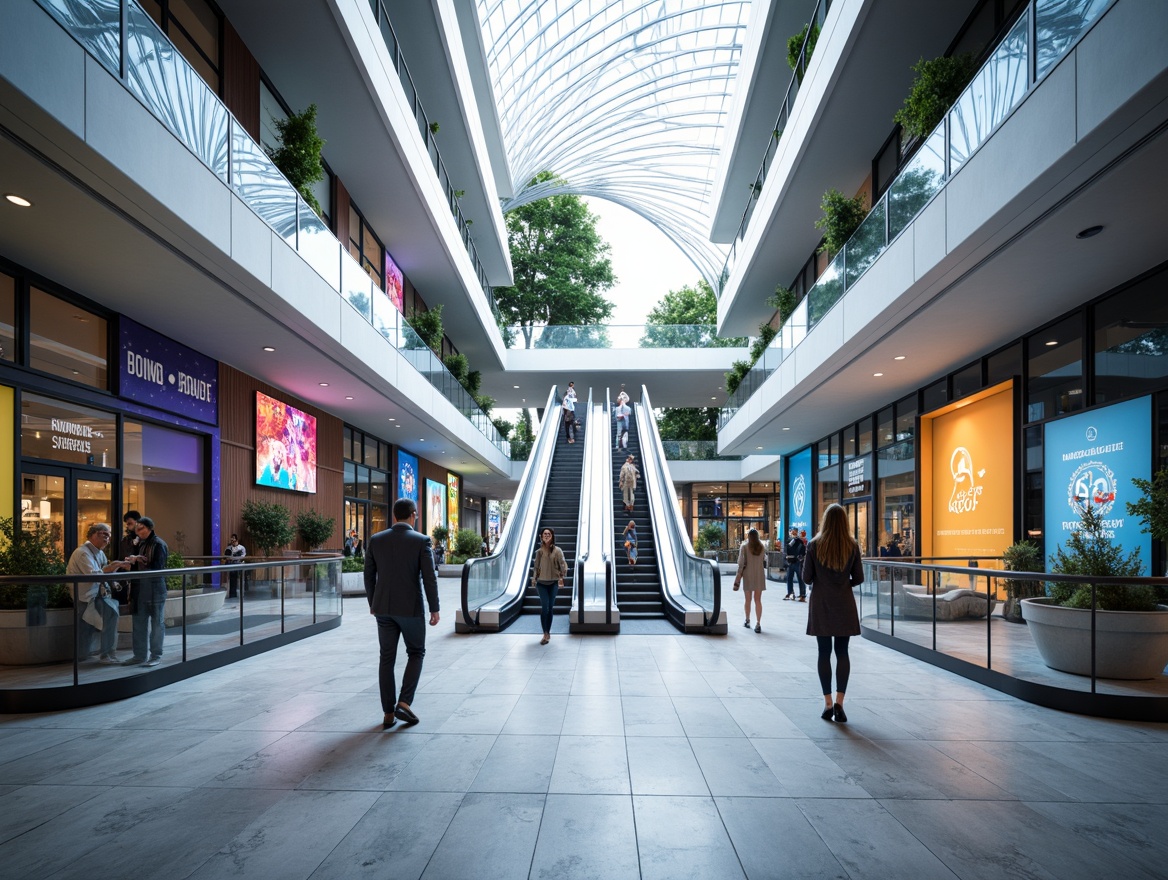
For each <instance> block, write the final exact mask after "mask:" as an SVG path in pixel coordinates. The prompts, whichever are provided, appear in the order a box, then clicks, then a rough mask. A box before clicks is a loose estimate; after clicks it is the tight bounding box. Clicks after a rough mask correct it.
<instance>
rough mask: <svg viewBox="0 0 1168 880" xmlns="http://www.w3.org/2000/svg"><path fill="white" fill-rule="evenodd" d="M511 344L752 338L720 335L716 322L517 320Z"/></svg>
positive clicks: (700, 342)
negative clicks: (557, 322) (552, 321)
mask: <svg viewBox="0 0 1168 880" xmlns="http://www.w3.org/2000/svg"><path fill="white" fill-rule="evenodd" d="M503 340H504V341H505V342H506V343H507V347H508V348H516V349H520V348H622V349H624V348H627V349H641V348H745V347H746V346H748V345H750V343H751V341H752V340H751V339H749V338H747V337H745V336H740V337H727V338H725V339H723V338H722V337H720V336H718V328H717V327H716V326H715V325H713V324H584V325H576V324H534V325H529V326H524V325H521V324H515V325H512V326H510V327H505V328H503Z"/></svg>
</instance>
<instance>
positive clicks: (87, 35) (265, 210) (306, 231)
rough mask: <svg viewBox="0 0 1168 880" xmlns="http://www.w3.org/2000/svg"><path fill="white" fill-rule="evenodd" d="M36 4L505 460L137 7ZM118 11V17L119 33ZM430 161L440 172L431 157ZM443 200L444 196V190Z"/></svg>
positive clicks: (434, 365) (88, 0) (430, 358)
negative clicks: (122, 75)
mask: <svg viewBox="0 0 1168 880" xmlns="http://www.w3.org/2000/svg"><path fill="white" fill-rule="evenodd" d="M36 2H37V3H38V4H39V5H40V6H41V8H43V9H44V10H45V11H46V12H48V13H49V14H50V15H52V16H53V18H55V19H56V20H57V22H58V23H59V24H61V25H62V27H64V28H65V30H66V31H67V32H68V33H69V34H70V35H72V36H73V38H74V39H76V40H77V41H78V42H79V43H80V44H81V46H82V47H83V48H85V49H86V51H88V52H89V53H90V54H91V55H93V56H94V57H95V58H96V59H97V60H98V61H100V62H101V63H102V65H103V66H105V67H106V69H108V70H109V71H110V72H111V73H112V74H114V75H115V76H119V77H120V69H121V61H122V57H123V54H124V57H125V63H126V75H125V79H124V80H123V84H124V85H125V86H126V88H127V89H128V90H129V91H130V92H132V93H133V94H134V95H135V96H136V97H137V98H138V99H139V100H140V101H141V102H142V104H143V105H144V106H145V107H146V108H147V109H148V110H149V111H150V112H151V113H152V114H153V115H154V116H155V117H156V118H157V119H158V120H159V122H161V123H162V124H163V125H165V126H166V127H167V129H169V130H170V131H171V133H172V134H174V135H175V137H177V138H178V139H179V141H180V142H181V143H182V144H183V145H185V146H186V147H187V148H188V149H189V150H190V151H191V152H192V153H193V154H194V155H195V156H196V157H198V159H199V160H200V161H201V162H202V163H203V164H204V165H205V166H206V167H207V168H209V169H210V170H211V171H212V172H213V173H214V174H215V175H216V176H217V177H219V179H220V180H222V181H223V182H224V183H225V184H228V185H229V186H230V187H231V188H232V190H234V191H235V193H236V194H237V195H238V196H239V197H240V198H241V199H242V200H243V201H244V203H245V204H247V205H248V207H250V208H251V209H252V210H253V211H254V212H255V213H256V215H257V216H258V217H259V218H260V219H261V220H263V221H264V222H265V223H266V224H268V226H270V227H271V228H272V230H273V231H274V232H275V233H276V234H277V235H279V236H280V237H281V238H282V239H283V240H284V241H285V242H286V243H287V244H288V245H289V246H290V247H292V248H294V249H295V250H296V251H297V252H298V253H299V254H300V255H301V257H303V259H304V260H305V262H307V263H308V264H309V265H310V266H312V268H313V269H314V270H315V271H316V273H317V274H318V275H320V277H321V278H322V279H323V280H324V281H325V283H327V284H328V285H329V286H330V287H331V288H332V289H333V290H335V291H336V292H337V293H338V294H339V295H340V296H341V297H342V298H344V299H345V300H346V301H348V303H349V304H350V305H351V306H352V307H353V308H354V309H356V310H357V312H358V313H359V314H360V315H361V316H362V317H364V318H365V320H366V321H368V322H370V323H371V324H372V325H373V326H374V327H375V328H376V329H377V331H378V332H379V333H380V334H381V335H382V336H383V337H384V338H385V339H386V340H387V341H388V342H389V343H390V344H391V345H394V347H395V348H397V349H399V350H400V351H401V352H402V354H403V355H405V356H406V357H407V360H410V361H411V363H413V364H414V365H415V366H416V367H417V368H418V370H419V372H421V373H422V374H423V375H424V376H425V377H426V379H427V380H428V381H429V382H430V383H431V384H432V385H433V386H434V387H435V388H437V389H438V390H439V391H441V392H442V394H443V395H444V396H445V397H446V398H447V400H449V401H450V402H451V403H452V404H454V406H456V407H457V408H458V409H459V411H460V412H462V413H463V414H464V415H466V416H467V417H468V419H469V420H470V421H471V422H472V424H474V425H475V426H476V427H477V428H478V429H479V430H480V431H481V432H482V433H483V434H484V435H485V436H486V437H487V439H488V440H490V441H491V443H492V444H493V445H494V446H495V447H496V448H497V449H499V450H500V451H501V452H502V453H503V454H504V455H508V456H509V455H510V444H509V443H508V442H507V441H506V440H505V439H503V438H502V437H501V436H500V435H499V432H498V430H496V428H495V426H494V423H492V421H491V419H490V417H489V416H488V415H487V414H486V413H484V412H483V411H482V410H481V408H480V407H479V406H478V404H477V403H475V402H474V399H473V398H472V397H471V396H470V395H469V394H468V393H467V392H466V391H465V390H464V389H463V388H462V386H461V385H460V384H459V383H458V381H457V380H456V379H455V378H454V377H453V376H452V375H451V374H450V371H449V370H447V369H446V367H445V365H444V364H443V363H442V361H441V359H440V358H438V356H437V355H435V354H433V352H431V351H430V350H429V349H428V348H426V346H425V344H424V343H423V342H422V341H421V339H420V338H419V337H418V336H417V334H416V333H414V332H413V330H412V329H411V328H410V327H409V325H408V324H407V323H406V321H405V319H404V317H403V316H402V314H401V312H400V311H399V310H398V309H397V307H396V306H395V305H394V303H393V302H392V301H391V300H390V299H389V297H388V296H387V295H386V293H385V292H384V291H383V290H381V288H379V287H378V286H377V285H376V284H374V283H373V282H372V281H371V280H370V278H369V276H368V275H367V274H366V273H365V271H364V270H363V269H361V267H360V266H359V265H358V264H357V263H356V261H355V260H354V259H353V258H352V257H351V256H350V255H349V253H348V252H347V250H346V249H345V248H344V247H342V246H341V243H340V242H339V241H338V240H337V239H336V237H335V236H333V234H332V232H331V231H330V230H329V229H328V227H327V226H325V224H324V223H323V222H322V221H321V220H320V218H319V217H318V216H317V215H316V214H315V212H313V211H312V209H311V208H309V207H308V205H307V204H306V203H305V202H304V200H303V199H302V198H301V197H300V194H299V193H297V192H296V190H295V188H294V187H293V186H292V185H291V184H290V183H289V182H288V181H287V179H285V177H284V175H282V174H281V173H280V171H279V169H277V168H276V166H275V165H274V164H273V163H272V160H271V159H270V158H269V157H268V155H267V154H266V153H265V152H264V150H263V148H262V147H260V145H259V144H257V143H256V142H255V141H253V140H252V139H251V136H250V135H248V134H247V132H246V131H245V130H244V129H243V127H242V126H241V125H240V124H239V123H238V122H237V121H236V120H235V119H234V118H233V117H232V116H231V113H230V112H229V111H228V110H227V108H226V107H225V106H224V105H223V104H222V102H220V100H219V99H218V97H216V96H215V94H214V93H213V92H212V91H211V89H210V88H208V87H207V85H206V83H204V82H203V80H202V79H201V78H200V77H199V75H198V73H196V71H195V70H194V69H193V68H192V67H191V66H190V65H189V64H188V63H187V62H186V60H185V59H184V58H183V57H182V54H181V53H180V52H179V51H178V49H176V48H175V47H174V45H173V44H172V43H171V42H170V41H169V40H168V39H167V38H166V36H165V35H164V34H163V33H162V32H161V31H160V30H159V29H158V26H157V25H156V24H155V23H154V20H153V19H151V18H150V16H149V15H147V14H146V13H145V12H144V11H143V10H142V9H141V7H139V6H138V5H137V4H136V3H134V2H133V0H36ZM374 2H375V3H376V0H374ZM377 5H378V6H379V4H377ZM123 7H124V9H125V19H126V28H125V32H124V33H123V31H122V10H123ZM382 14H384V10H382ZM379 21H380V19H379ZM382 33H383V34H385V33H388V34H389V36H390V37H393V34H392V28H389V26H388V19H385V27H383V29H382ZM123 47H124V49H123ZM387 47H388V48H390V50H391V56H392V57H393V58H394V59H395V63H396V64H397V65H398V67H399V70H400V73H401V76H402V79H403V83H404V84H407V85H408V89H407V97H409V98H410V100H411V102H412V103H413V104H414V106H415V107H416V108H417V113H419V114H420V116H419V119H421V120H422V121H423V122H425V114H424V113H422V111H421V104H420V103H419V102H418V101H417V95H416V92H414V90H413V86H412V84H410V80H409V73H408V71H406V69H405V66H404V64H402V63H401V56H400V53H399V52H398V51H397V44H396V38H394V42H393V44H392V45H391V44H390V42H389V41H388V40H387ZM421 132H422V138H423V141H425V142H426V143H427V145H428V146H427V148H428V149H430V148H431V147H433V150H434V153H433V155H435V156H437V152H436V151H437V148H436V146H433V133H432V132H430V130H429V123H428V122H425V124H424V125H423V126H422V128H421ZM437 161H438V162H439V166H440V165H441V162H440V159H438V160H437ZM439 170H440V171H441V175H445V168H443V167H440V169H439ZM440 179H444V180H447V183H448V177H446V176H440ZM450 197H451V198H452V199H453V193H452V192H451V193H450ZM452 204H453V206H454V210H455V212H456V215H457V217H456V219H459V222H460V224H461V227H460V228H461V230H462V234H463V240H464V241H466V242H467V244H468V247H469V248H470V250H468V254H470V255H471V257H472V258H474V259H475V270H476V273H477V275H478V278H479V280H480V282H484V292H485V293H486V294H487V299H488V301H489V302H490V303H491V305H492V309H494V308H495V305H494V298H493V296H492V295H491V293H490V288H489V287H487V286H486V285H485V278H486V274H485V272H484V271H483V269H482V266H481V265H480V264H479V263H478V261H477V254H476V252H475V251H474V245H473V243H470V240H469V236H468V235H467V234H466V226H465V221H463V220H461V217H462V215H461V212H460V211H459V210H458V206H457V200H456V199H454V200H453V202H452Z"/></svg>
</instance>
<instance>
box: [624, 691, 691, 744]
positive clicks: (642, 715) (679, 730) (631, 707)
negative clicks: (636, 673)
mask: <svg viewBox="0 0 1168 880" xmlns="http://www.w3.org/2000/svg"><path fill="white" fill-rule="evenodd" d="M621 709H622V711H623V713H624V720H625V730H624V732H625V736H684V735H685V729H684V728H683V727H682V726H681V719H680V718H678V717H677V712H676V711H675V710H674V708H673V700H671V699H670V698H669V697H639V696H638V697H630V696H625V697H622V698H621Z"/></svg>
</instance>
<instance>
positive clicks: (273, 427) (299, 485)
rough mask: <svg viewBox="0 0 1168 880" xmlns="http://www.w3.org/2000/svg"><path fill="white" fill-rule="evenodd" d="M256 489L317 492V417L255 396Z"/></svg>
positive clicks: (262, 394) (263, 397)
mask: <svg viewBox="0 0 1168 880" xmlns="http://www.w3.org/2000/svg"><path fill="white" fill-rule="evenodd" d="M256 485H259V486H271V487H273V488H275V489H288V490H290V491H293V492H308V493H312V494H315V492H316V417H315V416H310V415H309V414H308V413H306V412H304V411H302V410H299V409H297V408H296V407H294V406H290V405H289V404H287V403H284V401H282V400H277V399H276V398H274V397H269V396H268V395H266V394H264V393H263V392H262V391H257V392H256Z"/></svg>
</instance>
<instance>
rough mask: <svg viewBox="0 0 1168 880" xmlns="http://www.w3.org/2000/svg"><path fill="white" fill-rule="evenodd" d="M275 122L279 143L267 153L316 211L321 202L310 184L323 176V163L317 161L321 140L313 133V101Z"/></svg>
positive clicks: (318, 209) (322, 144) (314, 120)
mask: <svg viewBox="0 0 1168 880" xmlns="http://www.w3.org/2000/svg"><path fill="white" fill-rule="evenodd" d="M275 125H276V133H277V134H279V135H280V146H279V148H277V149H275V150H272V151H271V152H270V153H269V154H268V155H269V156H270V158H271V160H272V163H273V164H274V165H275V166H276V167H277V168H278V169H280V173H281V174H283V175H284V176H285V177H286V178H288V182H289V183H290V184H292V186H294V187H295V188H296V191H297V192H298V193H300V197H301V198H302V199H304V201H305V203H306V204H307V205H308V207H310V208H312V210H314V211H315V212H316V213H317V214H318V215H319V214H320V213H321V210H320V202H318V201H317V200H316V196H314V195H313V194H312V185H313V184H314V183H318V182H319V181H321V180H324V166H323V165H322V164H321V162H320V151H321V150H323V149H324V141H323V140H322V139H321V137H320V135H319V134H317V133H316V105H315V104H309V105H308V107H307V108H306V109H305V110H304V111H303V112H301V113H293V114H292V115H291V116H289V117H288V118H287V119H277V120H276V122H275Z"/></svg>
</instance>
